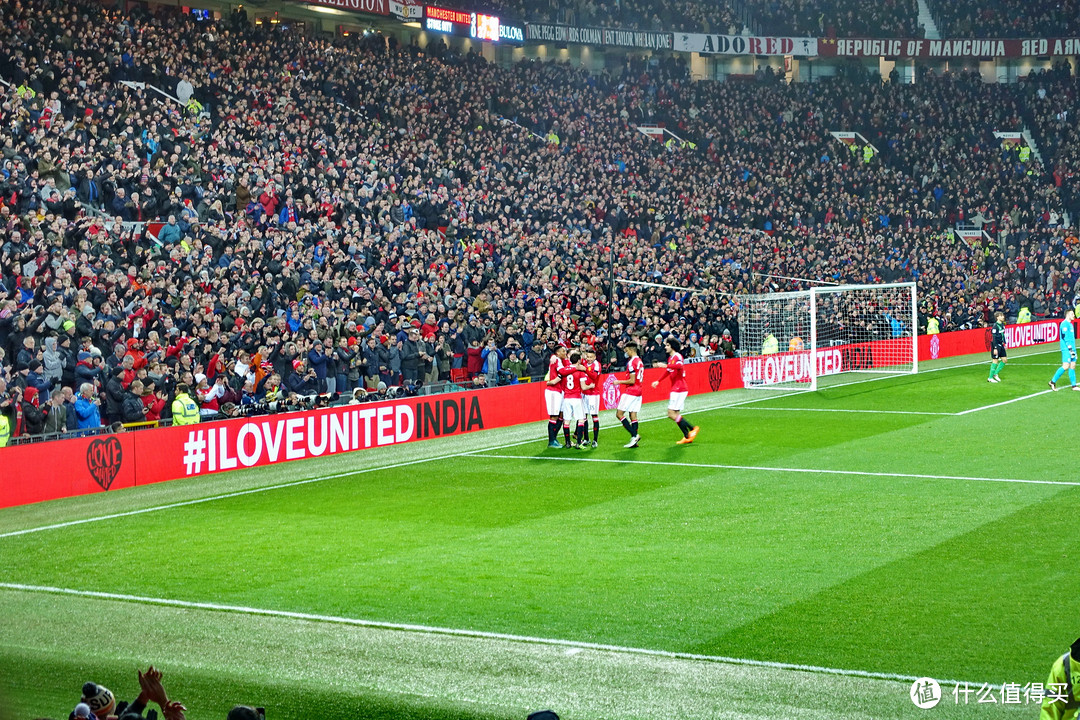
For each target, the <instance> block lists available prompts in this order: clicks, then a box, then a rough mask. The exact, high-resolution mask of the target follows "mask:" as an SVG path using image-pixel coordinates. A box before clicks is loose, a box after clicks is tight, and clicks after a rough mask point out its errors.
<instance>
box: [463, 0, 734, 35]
mask: <svg viewBox="0 0 1080 720" xmlns="http://www.w3.org/2000/svg"><path fill="white" fill-rule="evenodd" d="M449 4H450V5H452V6H453V7H458V8H460V9H462V10H469V11H474V12H477V11H479V12H484V11H487V12H491V13H494V14H496V15H498V16H499V17H501V18H512V19H514V20H516V21H522V22H523V21H526V20H527V21H528V22H545V23H561V24H566V25H577V26H593V27H613V28H622V29H627V30H644V31H649V32H695V33H726V34H730V35H735V34H738V33H742V32H743V31H744V28H746V24H745V23H744V22H742V21H741V20H740V18H743V17H748V16H749V12H750V11H749V9H748V7H747V6H746V4H745V2H744V0H733V2H728V1H727V0H724V1H722V2H715V3H705V2H700V1H699V0H527V1H526V0H477V1H476V2H474V1H473V0H449Z"/></svg>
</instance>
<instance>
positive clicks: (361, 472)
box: [0, 439, 535, 540]
mask: <svg viewBox="0 0 1080 720" xmlns="http://www.w3.org/2000/svg"><path fill="white" fill-rule="evenodd" d="M530 442H535V441H534V440H531V439H530V440H523V441H519V442H512V443H506V444H503V445H496V446H494V447H490V448H481V449H479V450H471V451H464V452H457V453H451V454H449V455H435V456H432V457H426V458H418V459H416V460H406V461H404V462H399V463H391V464H390V465H379V466H377V467H367V468H359V469H356V470H348V471H346V472H339V473H334V474H332V475H319V476H316V477H312V478H305V479H304V480H293V481H292V482H286V483H279V484H277V485H265V486H263V487H257V488H251V489H249V490H237V491H236V492H230V493H222V494H220V495H211V496H209V497H202V498H195V499H194V500H183V501H181V502H174V503H167V504H165V505H154V506H152V507H147V508H139V509H138V510H127V511H125V512H118V513H112V514H110V515H99V516H96V517H90V518H82V519H79V520H68V521H66V522H61V523H53V524H52V525H41V526H39V527H32V528H26V529H24V530H12V531H11V532H6V533H0V540H2V539H4V538H9V537H16V536H18V535H29V534H30V533H36V532H42V531H44V530H59V529H60V528H66V527H72V526H74V525H85V524H86V523H92V522H100V521H102V520H115V519H116V518H122V517H130V516H132V515H144V514H146V513H152V512H158V511H160V510H171V509H173V508H178V507H187V506H189V505H199V504H202V503H208V502H214V501H216V500H227V499H228V498H234V497H241V496H243V495H254V494H256V493H262V492H269V491H270V490H281V489H282V488H291V487H298V486H300V485H308V484H310V483H316V482H322V481H323V480H333V479H334V478H341V477H348V476H350V475H364V474H365V473H370V472H378V471H379V470H393V469H394V468H400V467H407V466H409V465H419V464H420V463H426V462H435V461H438V460H449V459H451V458H456V457H463V456H465V455H471V454H472V453H473V452H488V451H491V450H502V449H504V448H508V447H516V446H518V445H524V444H525V443H530ZM178 479H180V478H178Z"/></svg>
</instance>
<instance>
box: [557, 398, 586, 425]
mask: <svg viewBox="0 0 1080 720" xmlns="http://www.w3.org/2000/svg"><path fill="white" fill-rule="evenodd" d="M562 411H563V422H564V423H568V422H570V418H574V419H575V420H584V419H585V405H584V403H582V402H581V398H564V399H563V401H562Z"/></svg>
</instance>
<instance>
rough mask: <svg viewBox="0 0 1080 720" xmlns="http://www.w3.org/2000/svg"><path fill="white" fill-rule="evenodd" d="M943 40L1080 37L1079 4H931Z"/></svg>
mask: <svg viewBox="0 0 1080 720" xmlns="http://www.w3.org/2000/svg"><path fill="white" fill-rule="evenodd" d="M927 1H928V4H929V6H930V12H931V14H932V15H933V17H934V22H935V24H936V25H937V26H938V31H939V32H940V33H941V36H942V37H958V38H959V37H965V38H968V37H982V38H986V37H990V38H1033V37H1044V38H1053V37H1074V36H1076V35H1077V34H1080V4H1078V3H1077V1H1076V0H994V2H977V1H976V0H927Z"/></svg>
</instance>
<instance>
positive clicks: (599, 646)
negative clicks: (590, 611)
mask: <svg viewBox="0 0 1080 720" xmlns="http://www.w3.org/2000/svg"><path fill="white" fill-rule="evenodd" d="M0 590H10V591H14V592H27V593H41V594H48V595H68V596H74V597H83V598H92V599H96V600H109V601H114V602H125V603H135V604H140V605H158V606H164V607H174V608H182V609H185V610H205V611H212V612H224V613H234V614H237V615H251V616H259V617H272V618H282V619H287V620H300V621H307V622H321V623H332V624H335V625H348V626H353V627H362V628H370V629H374V630H393V631H398V632H408V633H415V634H419V635H446V636H451V637H462V638H470V639H475V640H500V641H505V642H512V643H521V644H526V645H545V646H549V647H562V648H570V649H575V650H577V651H578V652H581V651H584V650H595V651H598V652H609V653H619V654H623V655H639V656H642V657H656V658H667V659H672V660H690V661H696V662H711V663H719V664H725V665H742V666H748V667H759V668H770V669H774V670H790V671H796V672H809V673H817V674H820V675H839V676H843V677H855V678H867V679H870V680H891V681H895V682H915V681H916V680H918V679H919V676H916V675H902V674H898V673H886V672H875V671H871V670H851V669H847V668H830V667H823V666H819V665H803V664H799V663H785V662H775V661H771V660H754V659H750V658H736V657H727V656H724V655H702V654H697V653H685V652H674V651H670V650H654V649H650V648H635V647H627V646H623V645H608V644H605V643H594V642H577V641H574V640H562V639H559V638H542V637H533V636H530V635H515V634H511V633H500V632H490V631H486V630H468V629H460V628H447V627H438V626H434V625H416V624H412V623H392V622H384V621H380V620H364V619H360V618H349V617H339V616H336V615H320V614H314V613H303V612H293V611H289V610H273V609H270V608H256V607H247V606H244V605H223V604H220V603H211V602H194V601H190V600H174V599H171V598H155V597H146V596H143V595H127V594H123V593H110V592H99V591H95V590H78V589H74V588H61V587H51V586H48V585H24V584H21V583H9V582H0ZM568 652H569V651H568ZM937 680H938V682H939V683H941V684H943V685H964V684H965V683H964V681H957V680H942V679H937ZM967 684H968V685H977V686H979V687H982V686H983V685H986V686H987V687H991V688H993V689H995V690H1000V689H1001V686H1000V685H992V684H989V683H972V682H969V683H967Z"/></svg>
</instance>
